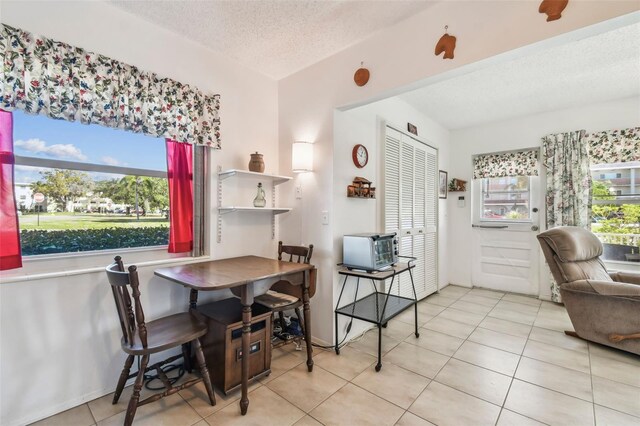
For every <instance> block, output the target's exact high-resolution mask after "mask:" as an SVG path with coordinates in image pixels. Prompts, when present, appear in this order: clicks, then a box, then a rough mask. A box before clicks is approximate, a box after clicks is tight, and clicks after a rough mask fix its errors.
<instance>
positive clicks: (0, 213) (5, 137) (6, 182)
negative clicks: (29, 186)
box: [0, 110, 22, 271]
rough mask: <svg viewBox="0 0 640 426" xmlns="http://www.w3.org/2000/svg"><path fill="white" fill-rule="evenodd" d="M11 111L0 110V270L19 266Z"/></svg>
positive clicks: (20, 263) (18, 233)
mask: <svg viewBox="0 0 640 426" xmlns="http://www.w3.org/2000/svg"><path fill="white" fill-rule="evenodd" d="M14 164H15V158H14V156H13V115H12V114H11V113H10V112H6V111H3V110H0V270H2V271H3V270H5V269H14V268H20V267H22V251H21V249H20V227H19V225H18V209H17V208H16V194H15V192H14V190H13V165H14Z"/></svg>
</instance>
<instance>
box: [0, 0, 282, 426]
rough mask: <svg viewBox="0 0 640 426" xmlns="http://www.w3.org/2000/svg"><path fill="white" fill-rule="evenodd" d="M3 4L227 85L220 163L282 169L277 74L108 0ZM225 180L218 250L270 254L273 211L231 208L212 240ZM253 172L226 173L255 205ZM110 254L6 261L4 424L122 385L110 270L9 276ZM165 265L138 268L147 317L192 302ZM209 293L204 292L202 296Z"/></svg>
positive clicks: (140, 60) (73, 40) (172, 69)
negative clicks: (246, 175) (253, 157)
mask: <svg viewBox="0 0 640 426" xmlns="http://www.w3.org/2000/svg"><path fill="white" fill-rule="evenodd" d="M1 8H2V9H1V12H2V15H1V16H2V22H3V23H6V24H8V25H12V26H15V27H19V28H22V29H25V30H28V31H31V32H34V33H37V34H42V35H44V36H47V37H50V38H53V39H56V40H60V41H64V42H67V43H70V44H72V45H75V46H79V47H82V48H85V49H87V50H90V51H95V52H99V53H102V54H105V55H107V56H110V57H113V58H115V59H118V60H121V61H123V62H126V63H129V64H132V65H136V66H138V67H140V68H141V69H144V70H148V71H153V72H156V73H158V74H159V75H162V76H167V77H171V78H174V79H176V80H178V81H181V82H185V83H189V84H193V85H195V86H197V87H198V88H200V89H201V90H203V91H206V92H209V93H219V94H220V95H221V111H220V115H221V127H222V150H221V151H212V152H211V154H212V155H211V157H210V158H211V170H212V171H215V170H216V169H217V166H221V167H223V168H224V169H228V168H241V169H246V168H247V164H248V162H249V154H250V153H251V152H254V151H260V152H261V153H264V155H265V163H266V171H267V172H272V173H277V172H278V170H279V167H278V166H279V158H278V127H277V126H278V125H277V117H278V116H277V107H278V103H277V102H278V88H277V83H276V82H275V81H273V80H271V79H269V78H267V77H264V76H262V75H261V74H258V73H256V72H254V71H250V70H248V69H246V68H243V67H241V66H239V65H237V64H236V63H234V62H233V61H231V60H229V59H227V58H225V57H221V56H220V55H218V54H216V53H214V52H212V51H211V50H208V49H206V48H204V47H203V46H201V45H199V44H196V43H193V42H191V41H188V40H186V39H184V38H182V37H180V36H177V35H176V34H174V33H172V32H169V31H167V30H165V29H162V28H160V27H158V26H155V25H152V24H150V23H148V22H146V21H144V20H141V19H138V18H136V17H134V16H133V15H130V14H128V13H126V12H123V11H121V10H119V9H117V8H114V7H112V6H110V5H108V4H106V3H103V2H11V1H4V0H3V1H2V3H1ZM159 146H163V144H159ZM216 181H217V179H216V178H215V176H214V177H213V178H212V180H211V182H210V187H209V198H210V200H212V201H211V205H210V206H209V207H210V208H209V211H210V214H211V217H210V219H211V223H210V225H211V226H210V229H209V240H210V253H211V255H212V256H213V257H229V256H234V255H240V254H256V255H263V256H273V255H274V253H275V252H276V245H275V243H276V242H277V240H276V241H275V242H274V240H272V239H271V227H270V223H271V220H270V217H269V216H268V215H258V214H252V215H249V216H240V215H236V214H229V215H226V216H225V219H224V233H223V243H222V244H217V243H216V242H215V235H216V210H215V207H216ZM256 184H257V183H256V182H231V180H227V181H225V185H226V187H225V188H226V189H227V191H225V193H226V194H232V193H234V194H235V193H237V192H238V190H237V188H244V189H243V191H246V194H245V195H244V199H245V200H246V205H250V204H251V202H252V200H253V197H254V196H255V189H254V188H255V185H256ZM283 185H287V184H283ZM267 193H268V195H269V196H270V191H267ZM224 199H228V198H227V197H226V196H225V197H223V201H224ZM268 201H269V202H270V199H268ZM246 241H251V245H247V244H246ZM159 256H165V254H164V253H162V252H161V253H158V252H150V253H136V254H128V255H127V254H124V259H125V261H128V262H132V259H136V260H135V261H136V263H137V262H143V261H149V260H153V259H157V258H158V257H159ZM112 258H113V254H111V255H100V256H88V255H82V256H79V257H76V258H74V259H66V260H62V261H61V260H60V259H56V260H52V261H48V262H33V261H29V262H26V264H25V267H24V268H22V269H19V270H14V271H4V272H3V273H2V275H1V278H2V283H1V284H0V348H1V349H0V382H1V384H0V411H1V417H0V424H3V425H12V424H25V423H30V422H32V421H35V420H38V419H40V418H43V417H47V416H49V415H51V414H54V413H56V412H59V411H63V410H65V409H67V408H70V407H73V406H75V405H77V404H79V403H82V402H85V401H87V400H91V399H94V398H96V397H99V396H102V395H104V394H107V393H109V392H112V391H113V389H114V388H115V384H116V381H117V378H118V377H119V374H120V371H121V369H122V365H123V362H124V354H123V353H122V351H121V349H120V334H119V333H120V332H119V326H118V319H117V315H116V311H115V308H114V304H113V297H112V295H111V291H110V289H109V285H108V283H107V281H106V276H105V274H104V272H102V271H98V272H90V273H81V274H78V275H67V276H61V277H57V278H43V279H29V280H27V281H18V282H15V281H13V282H12V277H15V276H20V275H25V274H27V275H28V274H34V273H42V272H51V271H56V270H57V271H64V272H63V273H64V274H71V273H73V271H74V270H77V269H81V268H90V267H94V266H100V267H104V266H105V265H106V264H107V263H108V262H109V261H110V259H112ZM157 267H158V266H147V267H142V268H140V277H141V282H142V288H141V291H142V293H143V304H144V307H145V314H146V316H147V319H153V318H157V317H159V316H163V315H166V314H169V313H173V312H179V311H184V310H185V308H186V306H187V300H188V292H187V291H185V290H184V289H183V288H182V287H179V286H177V285H175V284H170V283H168V282H165V281H164V280H161V279H159V278H154V277H153V269H154V268H157ZM211 297H213V296H212V295H205V296H201V300H206V299H210V298H211Z"/></svg>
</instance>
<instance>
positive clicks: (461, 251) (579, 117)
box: [448, 97, 640, 297]
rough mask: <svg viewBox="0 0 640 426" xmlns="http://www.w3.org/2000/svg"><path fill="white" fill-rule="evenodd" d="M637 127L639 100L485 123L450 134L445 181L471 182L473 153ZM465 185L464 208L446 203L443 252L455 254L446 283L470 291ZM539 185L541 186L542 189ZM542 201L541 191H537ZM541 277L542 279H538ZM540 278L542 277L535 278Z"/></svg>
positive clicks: (543, 292) (542, 288)
mask: <svg viewBox="0 0 640 426" xmlns="http://www.w3.org/2000/svg"><path fill="white" fill-rule="evenodd" d="M638 125H640V99H639V98H637V97H634V98H625V99H619V100H616V101H611V102H605V103H600V104H595V105H589V106H582V107H578V108H571V109H564V110H559V111H550V112H545V113H542V114H536V115H532V116H527V117H521V118H517V119H512V120H506V121H501V122H497V123H490V124H486V125H482V126H476V127H470V128H466V129H461V130H452V131H451V148H450V149H451V152H452V153H455V155H452V156H451V161H450V170H449V175H450V177H458V178H461V179H464V180H466V181H467V182H469V183H471V181H472V179H471V176H472V156H474V155H476V154H482V153H488V152H497V151H508V150H513V149H519V148H532V147H540V146H542V141H541V138H542V137H543V136H545V135H548V134H551V133H561V132H567V131H571V130H580V129H585V130H587V132H592V131H599V130H607V129H616V128H617V129H619V128H627V127H636V126H638ZM470 186H471V185H470V184H469V188H467V189H468V190H467V192H466V193H465V195H466V196H467V202H466V206H465V207H464V208H458V207H456V206H455V202H456V200H455V199H454V198H455V197H450V198H451V199H450V200H449V203H450V205H449V236H450V243H449V250H450V253H456V256H450V259H449V265H448V269H449V279H450V282H451V283H452V284H459V285H463V286H471V283H472V280H471V263H470V262H459V259H471V258H472V253H473V252H472V247H471V245H470V244H468V241H472V231H471V219H472V217H471V204H472V203H471V199H470V196H471V195H470V194H471V191H470ZM543 186H544V185H543ZM540 197H541V200H544V188H541V194H540ZM540 215H541V216H540V218H541V225H542V226H544V208H543V204H541V207H540ZM541 277H546V274H545V275H543V274H541ZM541 279H542V278H541ZM540 291H541V297H546V296H548V294H547V293H548V288H547V286H546V285H541V286H540Z"/></svg>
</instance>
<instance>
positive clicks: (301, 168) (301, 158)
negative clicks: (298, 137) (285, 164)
mask: <svg viewBox="0 0 640 426" xmlns="http://www.w3.org/2000/svg"><path fill="white" fill-rule="evenodd" d="M291 168H292V169H293V172H294V173H302V172H311V171H313V144H312V143H311V142H301V141H296V142H294V143H293V146H292V148H291Z"/></svg>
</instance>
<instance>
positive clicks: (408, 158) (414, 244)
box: [384, 127, 437, 298]
mask: <svg viewBox="0 0 640 426" xmlns="http://www.w3.org/2000/svg"><path fill="white" fill-rule="evenodd" d="M436 160H437V152H436V150H434V149H433V148H431V147H428V146H427V145H424V144H423V143H421V142H419V141H417V140H415V139H414V138H411V137H409V136H407V135H404V134H402V133H400V132H398V131H396V130H394V129H391V128H388V127H387V133H386V141H385V165H384V173H385V174H384V184H385V189H384V210H385V212H384V217H385V222H384V223H385V232H396V233H397V234H398V239H399V252H400V254H401V255H403V256H414V257H417V258H418V260H417V261H416V263H415V264H416V267H415V268H414V269H413V278H414V284H415V287H416V293H417V296H418V298H423V297H426V296H428V295H429V294H431V293H433V292H435V291H436V290H437V246H436V242H437V232H436V231H437V208H436V207H437V204H436V203H437V192H436V177H437V164H436ZM399 278H400V280H399V285H396V284H394V289H393V293H395V294H398V295H400V296H404V297H413V290H412V288H411V281H410V276H409V275H408V274H403V275H400V276H399Z"/></svg>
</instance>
